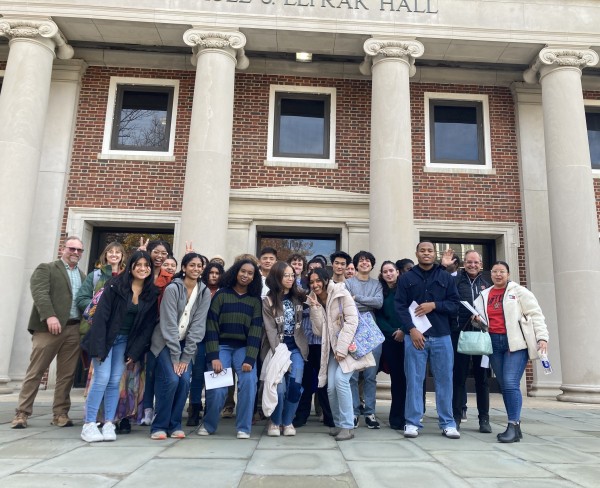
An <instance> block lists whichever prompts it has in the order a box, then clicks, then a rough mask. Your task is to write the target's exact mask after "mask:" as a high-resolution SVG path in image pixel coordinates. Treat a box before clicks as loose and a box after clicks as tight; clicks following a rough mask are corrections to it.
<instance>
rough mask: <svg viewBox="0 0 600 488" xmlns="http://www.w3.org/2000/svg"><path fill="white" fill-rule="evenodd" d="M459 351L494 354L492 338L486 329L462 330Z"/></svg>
mask: <svg viewBox="0 0 600 488" xmlns="http://www.w3.org/2000/svg"><path fill="white" fill-rule="evenodd" d="M458 352H460V353H461V354H469V355H471V356H489V355H490V354H492V338H491V337H490V334H488V333H487V332H484V331H466V330H462V331H461V332H460V336H459V337H458Z"/></svg>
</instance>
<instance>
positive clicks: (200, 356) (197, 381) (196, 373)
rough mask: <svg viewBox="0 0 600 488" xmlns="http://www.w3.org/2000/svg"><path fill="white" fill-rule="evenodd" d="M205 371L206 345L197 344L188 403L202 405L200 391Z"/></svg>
mask: <svg viewBox="0 0 600 488" xmlns="http://www.w3.org/2000/svg"><path fill="white" fill-rule="evenodd" d="M205 371H206V344H205V343H204V342H199V343H198V351H197V352H196V359H194V365H193V366H192V383H191V385H190V403H191V404H192V405H202V389H203V388H204V372H205Z"/></svg>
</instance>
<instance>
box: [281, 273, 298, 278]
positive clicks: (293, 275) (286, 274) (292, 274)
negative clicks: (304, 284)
mask: <svg viewBox="0 0 600 488" xmlns="http://www.w3.org/2000/svg"><path fill="white" fill-rule="evenodd" d="M283 277H284V278H295V277H296V275H295V274H294V273H285V274H284V275H283Z"/></svg>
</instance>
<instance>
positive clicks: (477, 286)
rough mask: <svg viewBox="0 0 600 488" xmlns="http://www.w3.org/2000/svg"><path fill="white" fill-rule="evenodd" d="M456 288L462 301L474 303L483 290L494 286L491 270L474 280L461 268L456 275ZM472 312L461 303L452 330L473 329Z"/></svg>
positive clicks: (483, 272)
mask: <svg viewBox="0 0 600 488" xmlns="http://www.w3.org/2000/svg"><path fill="white" fill-rule="evenodd" d="M454 280H455V283H456V288H457V289H458V294H459V296H460V299H461V301H462V300H464V301H466V302H469V303H470V304H471V305H473V302H474V301H475V300H476V299H477V297H478V296H479V295H480V294H481V292H482V291H483V290H485V289H486V288H489V287H490V286H492V278H491V276H490V273H489V272H486V271H482V272H481V273H479V274H478V275H477V277H476V278H475V279H474V280H472V279H471V278H470V277H469V275H468V274H467V273H466V271H464V270H460V271H459V272H458V274H457V275H456V276H455V277H454ZM471 315H472V314H471V312H469V310H468V309H467V307H464V306H463V305H460V307H459V308H458V316H457V321H456V322H455V323H454V324H452V332H456V333H458V332H459V331H461V330H472V328H471Z"/></svg>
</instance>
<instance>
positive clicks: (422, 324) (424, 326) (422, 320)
mask: <svg viewBox="0 0 600 488" xmlns="http://www.w3.org/2000/svg"><path fill="white" fill-rule="evenodd" d="M418 306H419V304H418V303H417V302H412V303H411V304H410V307H408V311H409V312H410V317H411V318H412V323H413V324H414V326H415V327H416V328H417V330H418V331H419V332H420V333H421V334H424V333H425V331H427V330H429V329H431V322H429V319H428V318H427V315H423V316H421V317H417V316H416V315H415V310H416V309H417V307H418Z"/></svg>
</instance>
